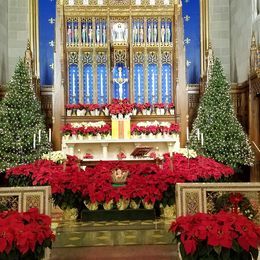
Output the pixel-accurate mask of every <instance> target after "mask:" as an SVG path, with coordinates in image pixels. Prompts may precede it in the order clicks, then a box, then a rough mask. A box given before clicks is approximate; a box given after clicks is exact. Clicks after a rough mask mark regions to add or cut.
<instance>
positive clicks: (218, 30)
mask: <svg viewBox="0 0 260 260" xmlns="http://www.w3.org/2000/svg"><path fill="white" fill-rule="evenodd" d="M242 1H243V0H242ZM245 2H247V0H246V1H245ZM209 38H210V42H211V44H212V47H213V50H214V54H215V56H217V57H218V58H220V60H221V62H222V64H223V67H224V71H225V74H226V76H227V79H228V80H229V79H230V5H229V0H209Z"/></svg>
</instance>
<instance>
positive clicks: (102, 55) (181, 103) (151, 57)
mask: <svg viewBox="0 0 260 260" xmlns="http://www.w3.org/2000/svg"><path fill="white" fill-rule="evenodd" d="M144 14H145V15H144ZM56 28H57V31H56V38H57V45H58V46H59V48H57V53H56V59H55V61H56V67H55V68H56V71H57V74H56V73H55V78H54V81H55V86H57V87H55V93H54V95H55V96H56V100H57V102H56V105H55V106H54V116H55V124H54V129H53V130H54V131H53V138H54V141H59V142H60V145H61V146H62V149H63V150H64V151H66V152H68V153H69V154H76V155H79V157H80V156H82V154H84V153H85V152H90V151H88V149H89V148H90V147H91V149H93V151H91V153H93V154H95V157H96V158H107V159H113V158H115V154H117V153H118V152H120V151H121V150H123V151H124V152H125V153H126V154H130V153H131V151H132V150H133V149H134V148H135V147H136V146H138V145H149V146H152V147H154V149H155V150H157V151H158V150H159V153H160V154H163V153H165V152H167V151H169V152H173V151H177V150H178V148H179V147H180V146H184V144H185V140H186V137H185V136H186V126H187V114H188V107H187V89H186V83H185V66H184V64H185V62H184V60H185V55H184V48H183V35H182V30H181V28H183V25H182V18H181V4H180V2H179V1H178V0H164V1H150V2H149V1H148V2H147V3H146V2H145V1H129V0H121V1H113V0H109V1H108V0H106V1H83V2H82V1H73V0H71V1H57V22H56ZM59 85H61V86H62V88H60V87H58V86H59ZM114 99H117V100H122V101H123V100H126V99H127V100H129V102H130V103H131V104H136V105H139V106H142V105H145V104H149V106H151V107H152V108H153V112H151V111H152V109H151V110H149V111H148V112H147V114H144V113H139V114H138V115H134V114H133V115H131V123H130V124H132V123H135V122H145V121H156V120H157V121H162V120H161V119H160V118H163V121H164V122H169V123H172V122H175V123H178V124H179V125H180V132H179V137H178V138H176V137H174V138H165V139H162V140H161V141H159V140H160V139H157V138H153V137H149V138H147V140H146V138H142V139H141V138H140V139H139V138H138V140H135V139H136V138H133V137H132V136H130V135H129V134H126V136H125V137H124V139H125V140H123V139H122V138H116V137H115V136H113V133H112V139H111V140H109V139H106V140H93V142H90V140H79V139H78V138H76V139H73V140H72V139H70V140H66V139H65V138H64V137H62V138H61V136H60V135H58V134H57V132H58V131H60V129H61V128H63V127H64V126H66V125H67V124H72V123H80V122H81V123H82V122H97V121H102V120H103V119H104V120H105V121H106V122H108V123H109V124H112V128H113V125H115V123H113V122H111V118H109V117H108V115H107V114H106V113H104V114H103V113H98V114H95V111H94V110H93V112H91V113H90V116H89V115H88V114H87V113H86V109H85V107H88V108H89V106H90V107H94V106H100V107H102V106H107V105H109V104H111V103H113V100H114ZM160 105H162V106H164V107H166V108H167V110H168V108H170V105H172V106H173V107H174V110H173V109H172V111H173V112H171V113H169V112H166V111H165V112H162V113H159V114H158V113H157V112H155V110H156V107H157V106H160ZM76 106H78V107H80V109H76V110H77V113H76V115H75V114H74V115H73V114H72V113H71V112H72V111H73V109H72V110H70V109H68V108H69V107H73V108H74V110H75V107H76ZM82 107H83V109H81V108H82ZM80 110H83V112H80ZM157 110H158V109H157ZM162 110H163V109H162ZM78 112H79V113H78ZM96 112H97V111H96ZM173 113H174V116H173ZM103 115H104V116H103ZM155 117H156V119H154V118H155ZM112 119H114V118H113V115H112ZM112 121H113V120H112ZM114 133H115V132H114ZM117 139H118V140H117ZM98 154H99V156H98Z"/></svg>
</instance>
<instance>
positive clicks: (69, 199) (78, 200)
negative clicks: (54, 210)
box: [52, 189, 84, 210]
mask: <svg viewBox="0 0 260 260" xmlns="http://www.w3.org/2000/svg"><path fill="white" fill-rule="evenodd" d="M52 199H53V203H54V205H58V206H59V207H60V208H61V209H63V210H65V209H72V208H79V207H80V206H81V205H82V204H83V201H84V198H83V196H82V194H81V193H80V192H73V191H71V190H68V189H65V191H64V192H63V193H62V194H61V193H54V194H52Z"/></svg>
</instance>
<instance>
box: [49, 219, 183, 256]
mask: <svg viewBox="0 0 260 260" xmlns="http://www.w3.org/2000/svg"><path fill="white" fill-rule="evenodd" d="M168 228H169V223H167V222H165V221H163V220H156V221H154V220H145V221H141V220H140V221H109V222H105V221H102V222H94V221H90V222H61V223H59V224H58V227H57V228H56V229H55V232H56V241H55V243H54V245H53V250H52V253H51V259H53V260H58V259H61V260H63V259H64V260H72V259H73V260H74V259H75V260H85V259H86V260H94V259H97V260H99V259H100V260H105V259H107V260H110V259H111V260H113V259H118V260H119V259H120V260H131V259H133V260H146V259H147V260H158V259H159V260H175V259H178V257H177V250H176V245H173V244H172V236H171V234H169V233H168Z"/></svg>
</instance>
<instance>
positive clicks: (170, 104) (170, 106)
mask: <svg viewBox="0 0 260 260" xmlns="http://www.w3.org/2000/svg"><path fill="white" fill-rule="evenodd" d="M167 107H168V109H174V108H175V104H174V103H173V102H172V103H169V104H168V106H167Z"/></svg>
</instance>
